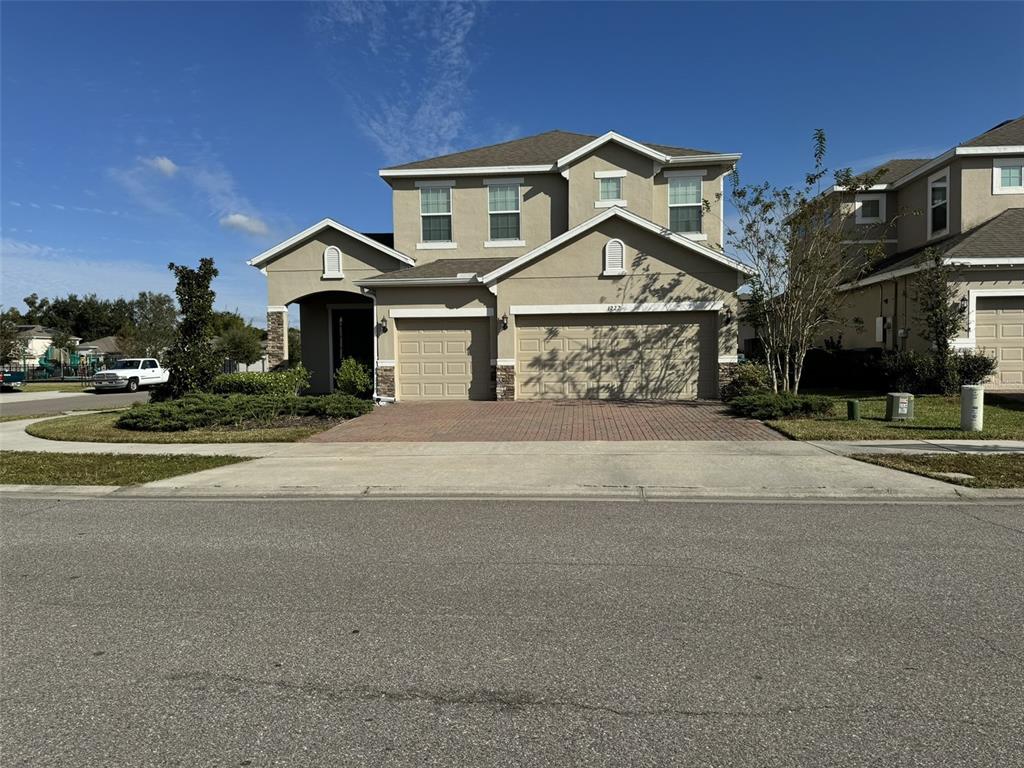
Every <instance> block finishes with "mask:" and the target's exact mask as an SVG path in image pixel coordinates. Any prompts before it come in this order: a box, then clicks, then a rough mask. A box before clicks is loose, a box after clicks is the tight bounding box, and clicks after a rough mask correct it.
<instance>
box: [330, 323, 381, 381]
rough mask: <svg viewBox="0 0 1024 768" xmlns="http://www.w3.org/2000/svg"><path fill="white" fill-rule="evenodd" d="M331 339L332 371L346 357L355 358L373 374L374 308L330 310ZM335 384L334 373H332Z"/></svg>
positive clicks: (338, 366) (339, 365)
mask: <svg viewBox="0 0 1024 768" xmlns="http://www.w3.org/2000/svg"><path fill="white" fill-rule="evenodd" d="M328 311H329V314H328V316H329V318H330V320H329V322H330V337H331V371H332V372H333V371H337V370H338V368H340V367H341V361H342V360H344V359H345V358H346V357H354V358H355V359H356V360H358V361H359V362H360V363H362V364H363V365H365V366H366V367H367V368H368V369H369V370H370V371H371V373H372V371H373V306H372V304H371V305H368V306H367V305H358V306H357V305H352V306H331V307H329V308H328ZM332 383H333V374H332Z"/></svg>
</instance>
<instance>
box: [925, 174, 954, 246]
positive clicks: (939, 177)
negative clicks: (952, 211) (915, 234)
mask: <svg viewBox="0 0 1024 768" xmlns="http://www.w3.org/2000/svg"><path fill="white" fill-rule="evenodd" d="M948 231H949V172H948V171H943V172H941V173H938V174H936V175H935V176H933V177H931V178H930V179H929V180H928V236H929V237H938V236H939V235H944V234H946V233H947V232H948Z"/></svg>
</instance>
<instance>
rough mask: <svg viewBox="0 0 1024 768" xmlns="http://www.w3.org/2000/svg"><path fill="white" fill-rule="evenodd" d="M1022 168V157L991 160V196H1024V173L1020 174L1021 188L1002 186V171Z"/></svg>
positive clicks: (1023, 160) (1023, 163)
mask: <svg viewBox="0 0 1024 768" xmlns="http://www.w3.org/2000/svg"><path fill="white" fill-rule="evenodd" d="M1017 166H1024V157H1006V158H1003V157H996V158H993V159H992V194H993V195H1022V194H1024V171H1022V173H1021V186H1019V187H1004V186H1002V181H1003V179H1002V169H1003V168H1006V167H1012V168H1016V167H1017Z"/></svg>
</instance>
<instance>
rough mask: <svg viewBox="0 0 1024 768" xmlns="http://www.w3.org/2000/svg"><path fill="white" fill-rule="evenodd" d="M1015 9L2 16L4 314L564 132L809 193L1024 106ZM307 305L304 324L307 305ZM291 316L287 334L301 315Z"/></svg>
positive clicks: (258, 285)
mask: <svg viewBox="0 0 1024 768" xmlns="http://www.w3.org/2000/svg"><path fill="white" fill-rule="evenodd" d="M1022 28H1024V4H1020V3H1017V4H1011V3H991V4H977V3H976V4H970V5H968V4H955V3H908V4H893V3H868V2H858V3H848V4H840V3H828V4H824V3H822V4H817V3H795V4H772V3H755V4H744V3H714V4H711V3H708V4H682V3H658V4H642V3H628V4H625V3H611V2H608V3H566V4H561V3H543V4H542V3H506V2H492V3H488V4H482V5H477V4H470V3H462V4H451V5H436V4H428V3H406V4H384V3H379V2H368V3H352V2H343V3H334V4H307V3H298V2H294V3H269V2H268V3H241V2H233V3H151V2H146V3H102V2H89V3H85V2H83V3H47V2H35V3H20V2H3V3H2V4H0V29H2V33H0V34H2V40H0V43H2V53H0V56H2V60H0V65H2V68H0V71H2V81H0V82H2V90H0V109H2V114H0V131H2V144H0V228H2V237H3V241H2V252H0V258H2V263H0V303H3V304H4V305H9V304H12V303H13V304H20V300H21V298H22V297H23V296H25V295H26V294H28V293H30V292H32V291H35V292H37V293H40V294H42V295H57V294H64V293H67V292H70V291H77V292H78V293H84V292H97V293H99V294H101V295H105V296H117V295H134V294H135V293H137V292H138V291H141V290H166V291H171V290H172V289H173V283H172V281H171V278H170V273H169V272H168V271H167V269H166V264H167V262H169V261H176V262H179V263H193V262H195V261H196V260H198V259H199V258H200V257H202V256H213V257H214V258H215V259H216V262H217V264H218V266H219V268H220V270H221V277H220V278H218V280H217V282H216V284H215V287H216V289H217V292H218V302H217V303H218V305H219V306H220V307H222V308H226V309H235V308H237V309H239V310H240V311H242V313H243V314H244V315H245V316H246V317H248V318H250V319H253V320H256V321H257V322H258V323H259V324H261V325H262V324H263V320H264V318H263V312H264V308H265V304H266V298H265V285H264V278H263V277H262V276H261V275H260V274H259V273H258V272H257V271H256V270H254V269H252V268H250V267H247V266H245V260H246V259H248V258H251V257H252V256H254V255H256V254H257V253H259V252H260V251H262V250H264V249H265V248H266V247H268V246H269V245H272V244H273V243H275V242H277V241H279V240H281V239H284V238H285V237H287V236H288V235H290V234H292V233H294V232H295V231H297V230H299V229H302V228H304V227H306V226H308V225H309V224H311V223H313V222H315V221H317V220H319V219H321V218H323V217H324V216H332V217H334V218H336V219H339V220H340V221H342V222H344V223H346V224H348V225H350V226H353V227H355V228H357V229H362V230H364V231H388V230H390V229H391V209H390V198H389V189H388V187H387V185H386V184H384V182H383V181H381V180H380V179H379V178H378V177H377V170H378V169H379V168H380V167H382V166H385V165H389V164H392V163H396V162H403V161H406V160H413V159H417V158H420V157H426V156H430V155H433V154H439V153H442V152H446V151H454V150H458V149H463V148H468V147H471V146H478V145H481V144H487V143H493V142H496V141H503V140H506V139H509V138H514V137H517V136H524V135H528V134H531V133H538V132H541V131H544V130H548V129H551V128H560V129H562V130H570V131H579V132H583V133H602V132H604V131H606V130H610V129H611V130H616V131H619V132H620V133H624V134H626V135H628V136H631V137H633V138H636V139H639V140H641V141H643V140H647V141H652V142H659V143H665V144H677V145H683V146H693V147H700V148H705V149H711V150H718V151H727V152H731V151H740V152H743V153H744V159H743V160H742V162H741V165H740V171H741V174H742V176H743V177H744V178H745V179H746V180H748V181H755V180H757V181H759V180H763V179H769V180H772V181H773V182H776V183H790V182H794V181H797V180H798V179H799V178H800V175H801V173H802V172H803V170H805V168H806V167H807V165H808V162H809V158H810V151H811V145H810V136H811V132H812V130H813V129H814V128H817V127H822V128H825V130H826V131H827V133H828V136H829V141H830V153H829V160H830V165H832V166H845V165H852V166H854V168H855V170H860V169H864V168H867V167H869V166H871V165H873V164H876V163H877V162H881V161H883V160H885V159H887V158H889V157H896V156H904V157H907V156H910V157H913V156H928V155H933V154H937V153H939V152H941V151H943V150H944V149H946V148H948V147H950V146H952V145H954V144H956V143H957V142H959V141H961V140H964V139H966V138H969V137H971V136H973V135H975V134H977V133H980V132H982V131H984V130H986V129H987V128H989V127H991V126H992V125H994V124H995V123H997V122H999V121H1000V120H1003V119H1005V118H1008V117H1015V116H1018V115H1020V114H1021V112H1022V111H1024V109H1022V105H1024V66H1022V64H1021V47H1020V30H1021V29H1022ZM293 315H297V312H294V313H293ZM296 319H297V318H296V317H293V322H294V321H295V320H296Z"/></svg>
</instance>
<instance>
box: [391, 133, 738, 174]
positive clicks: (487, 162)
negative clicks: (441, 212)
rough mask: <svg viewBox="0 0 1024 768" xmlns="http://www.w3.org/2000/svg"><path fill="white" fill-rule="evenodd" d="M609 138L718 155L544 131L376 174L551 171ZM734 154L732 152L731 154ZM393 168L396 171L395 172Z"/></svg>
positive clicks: (677, 153)
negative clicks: (444, 171)
mask: <svg viewBox="0 0 1024 768" xmlns="http://www.w3.org/2000/svg"><path fill="white" fill-rule="evenodd" d="M609 140H617V141H620V143H624V144H626V145H627V146H633V147H634V148H637V147H642V148H643V149H644V151H646V152H651V153H654V154H655V155H657V156H659V157H662V158H667V159H675V160H682V159H684V158H706V157H709V156H711V157H718V156H719V155H720V153H718V152H711V151H707V150H702V149H692V148H689V147H675V146H669V145H666V144H649V143H646V142H645V143H641V142H636V141H633V140H632V139H627V138H626V137H624V136H621V135H620V134H617V133H615V132H614V131H609V132H608V133H606V134H603V135H601V136H594V135H591V134H586V133H570V132H568V131H546V132H545V133H539V134H537V135H536V136H527V137H525V138H522V139H515V140H513V141H505V142H502V143H500V144H491V145H489V146H486V147H477V148H475V149H468V150H466V151H464V152H454V153H452V154H448V155H440V156H439V157H431V158H427V159H425V160H417V161H415V162H411V163H403V164H402V165H393V166H391V167H389V168H384V169H382V170H381V172H380V175H381V176H384V177H388V176H403V175H411V174H407V173H402V172H403V171H422V170H465V169H485V168H489V169H495V168H513V169H517V170H520V171H522V170H524V169H528V170H532V171H533V172H542V171H553V170H556V169H557V168H558V167H560V164H561V161H562V160H563V159H564V158H566V157H567V156H572V155H573V154H574V153H577V152H579V151H580V150H581V149H583V148H585V147H587V146H588V145H592V144H595V142H597V143H598V144H597V145H598V146H599V145H600V144H601V143H604V142H605V141H609ZM587 151H590V150H587ZM723 157H729V158H732V157H733V155H725V156H723ZM738 157H739V156H738V155H736V156H735V158H738ZM735 158H734V159H735ZM396 171H397V172H398V173H395V172H396Z"/></svg>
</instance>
